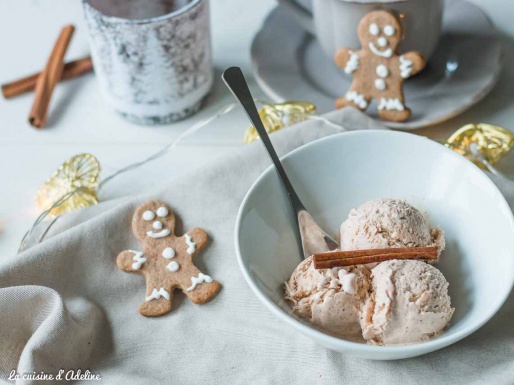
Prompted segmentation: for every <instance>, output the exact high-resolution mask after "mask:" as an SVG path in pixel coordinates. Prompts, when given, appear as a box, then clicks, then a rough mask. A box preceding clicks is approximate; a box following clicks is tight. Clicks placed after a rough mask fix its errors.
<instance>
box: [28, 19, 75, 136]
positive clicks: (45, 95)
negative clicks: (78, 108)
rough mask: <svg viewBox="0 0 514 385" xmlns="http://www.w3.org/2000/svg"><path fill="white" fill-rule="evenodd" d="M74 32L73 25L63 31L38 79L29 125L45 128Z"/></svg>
mask: <svg viewBox="0 0 514 385" xmlns="http://www.w3.org/2000/svg"><path fill="white" fill-rule="evenodd" d="M74 31H75V27H74V26H73V25H67V26H66V27H64V28H63V29H62V31H61V34H60V35H59V38H58V39H57V41H56V42H55V45H54V48H53V50H52V53H51V54H50V58H49V59H48V63H47V64H46V67H45V69H44V70H43V72H41V74H40V75H39V77H38V79H37V82H36V88H35V97H34V104H33V105H32V110H31V111H30V115H29V123H30V124H31V125H32V126H34V127H36V128H43V127H44V126H45V123H46V116H47V111H48V106H49V104H50V99H51V98H52V92H53V90H54V88H55V85H56V84H57V82H58V81H59V80H60V79H61V76H62V72H63V68H64V62H63V58H64V54H65V53H66V50H67V48H68V44H69V43H70V40H71V36H72V35H73V32H74Z"/></svg>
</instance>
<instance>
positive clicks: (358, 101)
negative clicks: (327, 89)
mask: <svg viewBox="0 0 514 385" xmlns="http://www.w3.org/2000/svg"><path fill="white" fill-rule="evenodd" d="M369 101H370V99H369V98H367V97H365V96H364V94H362V93H359V92H357V91H355V90H352V89H350V91H348V92H347V93H346V95H345V96H343V97H340V98H337V99H336V102H335V106H336V108H343V107H347V106H350V107H354V108H357V109H359V110H361V111H364V110H365V109H366V108H368V105H369Z"/></svg>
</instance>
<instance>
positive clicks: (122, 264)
mask: <svg viewBox="0 0 514 385" xmlns="http://www.w3.org/2000/svg"><path fill="white" fill-rule="evenodd" d="M145 262H146V258H145V257H144V256H143V253H141V252H137V251H132V250H125V251H122V252H121V253H119V254H118V258H117V259H116V264H117V265H118V268H119V269H120V270H123V271H128V272H131V273H135V272H139V270H141V267H142V266H143V264H144V263H145Z"/></svg>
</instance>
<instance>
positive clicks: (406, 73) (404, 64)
mask: <svg viewBox="0 0 514 385" xmlns="http://www.w3.org/2000/svg"><path fill="white" fill-rule="evenodd" d="M413 64H414V63H413V62H412V60H408V59H405V56H403V55H402V56H400V75H401V77H402V78H404V79H407V78H408V77H410V74H411V73H412V66H413Z"/></svg>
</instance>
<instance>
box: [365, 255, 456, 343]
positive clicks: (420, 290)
mask: <svg viewBox="0 0 514 385" xmlns="http://www.w3.org/2000/svg"><path fill="white" fill-rule="evenodd" d="M371 273H372V285H373V294H372V295H371V299H370V301H368V302H367V304H366V306H365V308H364V310H363V315H362V331H363V337H364V338H365V339H366V340H368V342H369V343H372V344H378V345H392V344H407V343H414V342H421V341H425V340H428V339H430V338H432V337H434V336H436V335H438V334H439V333H440V332H441V331H442V330H443V329H444V328H445V326H446V325H447V324H448V322H450V319H451V317H452V315H453V311H454V309H453V308H452V307H451V304H450V297H449V296H448V282H447V281H446V279H445V277H444V275H443V274H442V273H441V272H440V271H439V270H438V269H436V268H435V267H434V266H432V265H429V264H427V263H425V262H422V261H416V260H392V261H387V262H382V263H380V264H379V265H378V266H377V267H375V268H374V269H373V270H372V272H371Z"/></svg>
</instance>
